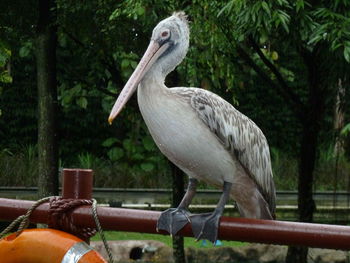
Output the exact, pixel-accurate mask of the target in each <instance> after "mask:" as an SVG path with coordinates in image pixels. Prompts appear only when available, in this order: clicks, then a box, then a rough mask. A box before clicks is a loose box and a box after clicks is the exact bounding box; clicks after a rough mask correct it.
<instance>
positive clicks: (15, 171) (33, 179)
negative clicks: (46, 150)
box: [0, 145, 38, 186]
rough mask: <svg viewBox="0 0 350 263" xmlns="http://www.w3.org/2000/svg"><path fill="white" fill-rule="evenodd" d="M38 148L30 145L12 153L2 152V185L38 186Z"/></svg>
mask: <svg viewBox="0 0 350 263" xmlns="http://www.w3.org/2000/svg"><path fill="white" fill-rule="evenodd" d="M37 163H38V158H37V147H36V146H34V145H28V146H26V147H22V148H20V149H17V150H16V151H11V150H9V149H6V148H4V149H1V151H0V185H2V186H36V185H37V173H38V165H37Z"/></svg>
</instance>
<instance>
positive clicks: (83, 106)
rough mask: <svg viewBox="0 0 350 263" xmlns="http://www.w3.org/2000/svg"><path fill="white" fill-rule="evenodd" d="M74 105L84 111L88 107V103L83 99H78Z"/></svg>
mask: <svg viewBox="0 0 350 263" xmlns="http://www.w3.org/2000/svg"><path fill="white" fill-rule="evenodd" d="M76 103H77V104H78V106H79V107H81V108H83V109H86V107H87V105H88V101H87V99H86V98H85V97H79V98H78V99H77V100H76Z"/></svg>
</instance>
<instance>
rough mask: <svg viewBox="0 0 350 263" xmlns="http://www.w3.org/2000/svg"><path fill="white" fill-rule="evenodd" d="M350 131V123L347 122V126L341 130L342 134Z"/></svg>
mask: <svg viewBox="0 0 350 263" xmlns="http://www.w3.org/2000/svg"><path fill="white" fill-rule="evenodd" d="M349 133H350V123H348V124H346V125H345V127H344V128H343V129H342V130H341V132H340V134H341V135H344V136H345V135H348V134H349Z"/></svg>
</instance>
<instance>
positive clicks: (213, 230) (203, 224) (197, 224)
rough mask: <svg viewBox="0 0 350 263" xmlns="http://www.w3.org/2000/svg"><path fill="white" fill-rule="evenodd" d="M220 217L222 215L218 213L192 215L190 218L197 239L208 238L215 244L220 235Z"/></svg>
mask: <svg viewBox="0 0 350 263" xmlns="http://www.w3.org/2000/svg"><path fill="white" fill-rule="evenodd" d="M220 217H221V215H220V214H216V213H205V214H198V215H191V217H190V219H191V225H192V231H193V235H194V237H195V238H196V239H197V240H200V239H208V240H209V241H210V242H212V243H214V244H215V242H216V240H217V237H218V229H219V222H220Z"/></svg>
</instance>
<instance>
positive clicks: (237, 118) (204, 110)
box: [177, 88, 275, 213]
mask: <svg viewBox="0 0 350 263" xmlns="http://www.w3.org/2000/svg"><path fill="white" fill-rule="evenodd" d="M179 91H180V92H181V95H182V96H185V97H187V98H188V99H189V100H190V103H191V106H192V107H193V109H194V110H195V111H196V112H197V113H198V116H199V117H200V118H201V119H202V120H203V122H204V123H205V124H206V125H207V126H208V127H209V129H210V130H211V131H213V132H214V133H215V134H216V135H217V137H218V138H219V139H220V140H221V142H222V143H223V144H224V145H225V147H226V148H227V150H229V151H230V152H231V153H232V155H234V156H236V158H237V159H238V160H239V161H240V163H241V164H242V165H243V167H244V168H245V169H246V170H247V171H248V173H249V174H250V176H251V177H252V178H253V179H254V181H255V182H256V183H257V185H258V187H259V188H260V190H261V193H262V194H263V196H264V198H265V199H266V201H267V202H268V204H269V207H270V210H271V212H272V213H274V209H275V187H274V182H273V178H272V177H273V175H272V168H271V161H270V151H269V146H268V144H267V140H266V138H265V136H264V134H263V133H262V131H261V130H260V129H259V127H258V126H257V125H256V124H255V123H254V122H253V121H252V120H250V119H249V118H248V117H247V116H245V115H243V114H242V113H240V112H239V111H238V110H236V109H235V108H234V107H233V106H232V105H231V104H229V103H228V102H226V101H225V100H224V99H222V98H221V97H219V96H217V95H216V94H214V93H211V92H209V91H206V90H203V89H197V88H177V92H179Z"/></svg>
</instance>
